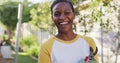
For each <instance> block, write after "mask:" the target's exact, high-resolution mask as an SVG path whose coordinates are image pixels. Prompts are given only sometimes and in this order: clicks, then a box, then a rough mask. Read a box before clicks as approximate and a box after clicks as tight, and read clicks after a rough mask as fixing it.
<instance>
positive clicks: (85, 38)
mask: <svg viewBox="0 0 120 63" xmlns="http://www.w3.org/2000/svg"><path fill="white" fill-rule="evenodd" d="M79 37H80V38H82V39H84V40H85V41H86V42H87V43H88V44H89V45H90V46H95V41H94V40H93V38H91V37H89V36H82V35H79Z"/></svg>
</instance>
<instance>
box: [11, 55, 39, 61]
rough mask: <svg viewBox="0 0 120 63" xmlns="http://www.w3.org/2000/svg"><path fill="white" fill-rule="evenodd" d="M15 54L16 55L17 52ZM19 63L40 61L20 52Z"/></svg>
mask: <svg viewBox="0 0 120 63" xmlns="http://www.w3.org/2000/svg"><path fill="white" fill-rule="evenodd" d="M13 56H15V54H14V55H13ZM18 63H38V61H37V60H35V59H33V58H31V57H30V56H29V55H27V54H26V53H19V55H18Z"/></svg>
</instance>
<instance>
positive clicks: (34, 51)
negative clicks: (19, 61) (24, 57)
mask: <svg viewBox="0 0 120 63" xmlns="http://www.w3.org/2000/svg"><path fill="white" fill-rule="evenodd" d="M38 52H39V46H31V47H30V48H29V49H28V50H27V53H28V54H29V55H32V56H35V57H38Z"/></svg>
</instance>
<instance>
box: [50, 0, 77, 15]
mask: <svg viewBox="0 0 120 63" xmlns="http://www.w3.org/2000/svg"><path fill="white" fill-rule="evenodd" d="M60 2H65V3H68V4H70V6H71V9H72V11H73V13H74V12H75V10H74V7H73V4H72V2H70V1H69V0H55V1H54V2H53V3H52V5H51V7H50V9H51V12H52V9H53V7H54V6H55V5H56V4H57V3H60Z"/></svg>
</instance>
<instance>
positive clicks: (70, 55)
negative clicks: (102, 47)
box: [38, 0, 98, 63]
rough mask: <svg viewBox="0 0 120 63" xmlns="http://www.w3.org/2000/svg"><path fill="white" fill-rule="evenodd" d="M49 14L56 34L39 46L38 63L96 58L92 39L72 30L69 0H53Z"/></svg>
mask: <svg viewBox="0 0 120 63" xmlns="http://www.w3.org/2000/svg"><path fill="white" fill-rule="evenodd" d="M51 15H52V19H53V21H54V23H55V25H56V26H57V29H58V34H57V35H56V36H54V37H51V38H50V39H49V40H47V42H45V43H44V44H43V45H42V46H41V49H40V54H39V59H38V63H82V62H83V61H90V60H98V59H97V54H96V53H97V48H96V45H95V43H94V41H93V40H92V39H91V38H89V37H84V36H81V35H78V34H75V33H74V32H73V28H72V25H73V20H74V18H75V13H74V8H73V5H72V4H71V2H70V1H67V0H56V1H54V2H53V4H52V5H51Z"/></svg>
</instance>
